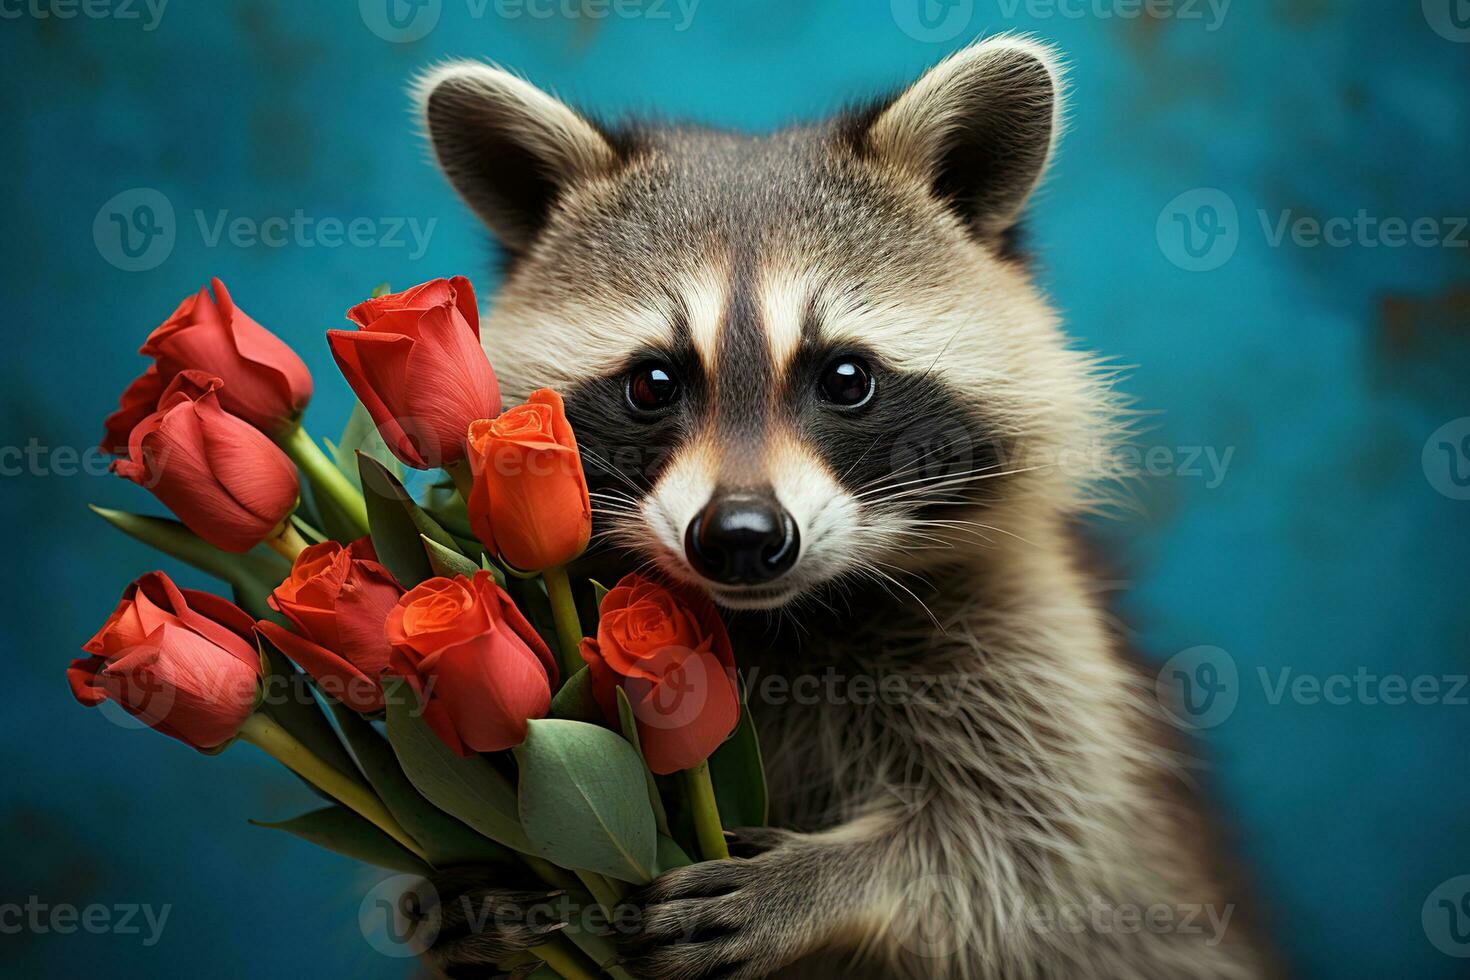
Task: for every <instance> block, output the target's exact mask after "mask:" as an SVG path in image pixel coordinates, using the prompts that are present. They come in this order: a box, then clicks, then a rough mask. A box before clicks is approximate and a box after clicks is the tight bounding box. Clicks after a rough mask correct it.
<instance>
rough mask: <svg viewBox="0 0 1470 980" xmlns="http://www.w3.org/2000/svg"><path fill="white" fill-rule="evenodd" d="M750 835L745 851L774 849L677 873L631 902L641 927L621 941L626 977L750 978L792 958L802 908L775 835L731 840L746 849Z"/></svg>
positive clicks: (763, 833)
mask: <svg viewBox="0 0 1470 980" xmlns="http://www.w3.org/2000/svg"><path fill="white" fill-rule="evenodd" d="M777 833H780V834H782V835H783V838H784V836H786V832H777ZM747 835H749V838H748V841H749V846H750V847H756V848H758V847H761V845H773V846H774V849H770V848H766V849H763V850H762V851H761V853H760V854H759V856H756V857H752V858H737V859H734V860H730V861H712V862H706V863H704V864H696V865H691V866H689V867H686V868H678V869H675V870H673V871H670V872H668V873H667V874H664V875H662V876H661V877H659V878H658V879H657V880H656V881H654V882H653V883H652V884H650V885H648V886H646V887H645V888H644V889H643V890H642V891H640V892H638V893H637V894H635V895H633V896H632V898H631V899H630V902H631V903H632V904H633V905H634V906H635V907H636V908H637V909H638V912H639V914H638V916H637V921H638V922H639V924H640V926H641V929H640V931H639V932H638V933H637V934H636V935H633V936H629V937H628V938H626V939H625V940H623V941H622V943H621V952H622V954H623V957H624V959H625V963H626V966H627V967H628V969H629V971H630V972H632V973H633V974H634V975H636V976H639V977H644V978H647V980H748V978H755V977H764V976H766V975H768V974H769V973H771V972H772V971H773V970H775V969H777V968H779V967H780V966H782V965H783V964H784V963H785V962H786V961H787V960H789V959H790V958H791V955H792V954H793V952H794V951H793V949H792V946H793V943H792V942H791V940H792V939H793V938H794V937H795V935H796V934H797V932H799V925H798V920H799V918H800V916H801V913H802V911H803V909H802V906H803V905H804V904H805V903H804V902H803V901H802V900H801V898H800V892H799V890H798V888H797V887H796V884H797V883H796V882H794V881H792V880H790V879H789V878H788V876H787V874H786V872H785V871H784V870H783V859H782V856H781V852H782V848H780V847H779V845H774V842H775V841H776V837H775V836H773V835H771V834H768V833H767V832H766V831H765V830H764V829H762V830H761V831H759V832H752V831H740V832H738V833H737V834H736V840H737V841H739V842H741V843H742V845H744V844H746V842H747ZM787 867H789V866H787ZM794 930H795V931H794Z"/></svg>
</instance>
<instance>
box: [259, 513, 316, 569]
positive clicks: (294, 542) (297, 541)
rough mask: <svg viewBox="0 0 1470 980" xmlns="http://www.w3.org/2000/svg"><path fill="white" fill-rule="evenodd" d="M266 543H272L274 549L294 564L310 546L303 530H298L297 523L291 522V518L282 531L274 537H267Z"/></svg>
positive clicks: (287, 520)
mask: <svg viewBox="0 0 1470 980" xmlns="http://www.w3.org/2000/svg"><path fill="white" fill-rule="evenodd" d="M265 543H266V544H268V545H270V547H271V550H272V551H274V552H275V553H276V554H278V555H280V556H281V557H282V558H284V559H286V560H287V561H289V562H291V563H293V564H294V563H295V562H296V559H297V557H298V556H299V555H300V554H301V553H302V552H303V551H305V550H306V549H307V548H308V547H310V545H308V544H307V543H306V539H305V538H303V537H302V536H301V532H300V531H298V530H296V527H295V525H293V524H292V523H291V520H290V518H287V519H286V523H285V524H284V525H283V526H282V527H281V533H280V534H278V535H276V536H275V537H273V538H267V539H266V542H265Z"/></svg>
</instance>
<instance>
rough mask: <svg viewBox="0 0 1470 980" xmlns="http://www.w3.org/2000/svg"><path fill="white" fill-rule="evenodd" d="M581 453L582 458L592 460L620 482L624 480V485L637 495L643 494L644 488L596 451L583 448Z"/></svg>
mask: <svg viewBox="0 0 1470 980" xmlns="http://www.w3.org/2000/svg"><path fill="white" fill-rule="evenodd" d="M581 453H582V458H583V459H590V460H591V461H592V462H594V463H596V464H597V466H598V467H599V468H600V469H602V470H603V471H604V472H607V473H610V474H612V475H613V476H615V477H617V478H618V479H619V480H622V481H623V482H624V483H626V484H627V485H628V488H629V489H630V490H632V491H633V492H634V493H637V494H641V493H643V488H642V487H640V486H639V485H638V484H636V483H634V482H633V480H632V478H630V477H629V476H628V474H626V473H624V472H623V471H622V470H620V469H618V468H617V467H616V466H614V465H613V464H612V463H610V462H608V461H607V460H606V459H603V458H602V456H601V455H599V454H598V453H597V451H596V450H593V449H589V448H587V447H586V446H583V447H581Z"/></svg>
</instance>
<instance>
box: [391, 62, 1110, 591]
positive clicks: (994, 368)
mask: <svg viewBox="0 0 1470 980" xmlns="http://www.w3.org/2000/svg"><path fill="white" fill-rule="evenodd" d="M420 97H421V103H422V106H423V108H424V112H425V115H426V119H427V124H428V129H429V132H430V135H431V137H432V140H433V144H434V147H435V150H436V153H437V155H438V159H439V161H440V163H441V165H442V166H443V168H444V170H445V171H446V173H447V174H448V175H449V177H450V179H451V180H452V181H453V183H454V185H455V186H456V188H457V189H458V190H459V191H460V193H461V194H462V195H463V197H464V198H465V199H466V201H467V202H468V203H469V204H470V205H471V206H472V207H473V208H474V209H475V210H476V211H477V212H478V213H479V214H480V216H481V217H482V218H483V219H484V220H485V221H486V223H487V224H488V225H489V226H490V228H491V230H492V231H493V232H494V233H495V235H496V236H497V238H498V239H499V241H500V243H501V245H502V246H503V248H504V250H505V252H506V254H507V255H508V256H509V259H510V262H509V266H508V274H507V277H506V281H505V283H504V285H503V286H502V288H501V290H500V292H499V294H498V295H497V296H496V297H495V299H494V302H493V307H492V309H491V310H490V311H489V312H488V314H487V317H486V320H485V328H484V331H483V334H484V337H485V342H486V346H487V348H488V349H489V351H490V354H491V357H492V359H493V361H494V363H495V365H496V369H497V372H498V373H499V375H500V379H501V386H502V388H503V389H504V390H505V391H506V392H507V394H508V395H509V396H511V397H523V396H524V395H526V394H527V393H528V392H529V391H530V390H532V389H534V388H537V387H542V386H546V387H553V388H556V389H557V390H559V391H560V392H561V393H562V394H563V396H564V397H565V399H566V403H567V409H568V414H569V416H570V417H571V420H572V422H573V424H574V426H575V428H576V430H577V433H578V440H579V444H580V446H581V449H582V454H583V462H584V467H585V469H586V471H587V476H588V479H589V483H590V484H591V486H592V491H593V508H594V514H595V516H596V519H597V528H598V530H599V532H601V534H602V536H603V538H604V539H606V540H607V541H609V542H611V543H612V544H613V545H616V546H619V547H622V548H625V549H628V550H630V551H632V552H633V553H634V554H635V556H637V557H638V558H640V559H643V560H647V561H650V562H653V563H656V564H657V565H658V566H659V567H660V568H661V569H662V570H663V571H664V572H665V573H666V574H668V575H670V576H673V577H675V578H678V579H681V580H684V581H688V582H693V583H697V584H698V585H700V586H702V587H704V588H705V589H707V590H708V591H709V592H710V593H711V594H712V595H713V596H714V598H715V599H716V600H717V601H718V602H720V603H721V604H723V605H725V606H728V607H734V608H774V607H778V606H781V605H783V604H785V603H787V602H790V601H792V600H793V599H796V598H798V597H801V596H807V595H812V594H816V593H819V592H821V591H822V590H823V589H824V588H826V587H829V586H832V585H834V584H840V583H843V582H847V581H850V580H852V579H855V578H861V577H868V578H872V579H877V580H887V581H890V582H892V583H893V584H895V585H897V586H898V587H899V588H904V586H903V585H902V583H901V582H899V581H898V579H896V578H895V576H899V575H901V574H903V573H907V572H913V571H923V570H924V569H926V568H928V567H931V566H933V565H935V564H936V563H941V562H946V561H952V560H954V559H955V558H956V557H963V556H964V555H965V554H967V553H973V552H974V551H975V550H976V549H977V548H978V547H984V543H985V540H986V539H987V537H991V536H995V535H1007V534H1012V535H1024V534H1025V532H1026V530H1027V528H1028V525H1029V523H1030V522H1031V521H1032V520H1034V518H1035V516H1036V515H1038V514H1043V513H1045V514H1052V515H1054V514H1055V513H1056V512H1057V511H1058V510H1062V509H1066V508H1068V507H1070V506H1073V505H1074V503H1075V502H1076V496H1075V494H1074V493H1073V488H1074V487H1075V486H1076V485H1077V484H1078V482H1079V481H1078V480H1077V479H1076V476H1077V473H1076V472H1075V470H1076V467H1075V466H1073V467H1067V466H1065V465H1059V464H1063V463H1064V462H1065V461H1064V459H1063V458H1062V457H1063V456H1064V454H1066V453H1068V452H1076V451H1077V450H1078V449H1079V448H1081V449H1086V447H1087V443H1088V440H1091V439H1094V438H1097V437H1098V436H1099V432H1100V426H1102V425H1103V424H1105V423H1104V422H1103V421H1102V420H1103V417H1104V413H1103V412H1101V411H1100V408H1101V407H1102V405H1103V401H1104V400H1105V396H1104V395H1103V394H1102V389H1101V387H1100V385H1099V383H1098V382H1097V381H1096V379H1095V375H1094V372H1093V370H1092V367H1091V364H1090V362H1089V361H1088V360H1087V359H1086V358H1085V357H1083V356H1081V355H1078V354H1074V353H1072V352H1070V351H1069V350H1068V349H1067V347H1066V346H1065V344H1064V342H1063V339H1062V337H1061V335H1060V333H1059V331H1058V330H1057V328H1056V326H1055V323H1054V318H1053V317H1052V315H1051V314H1050V312H1049V311H1048V309H1047V307H1046V306H1045V304H1044V303H1043V302H1042V300H1041V299H1040V298H1039V296H1038V295H1037V294H1036V292H1035V290H1034V289H1033V288H1032V286H1031V285H1030V281H1029V277H1028V275H1027V273H1026V270H1025V268H1024V265H1023V263H1022V262H1021V261H1020V260H1019V258H1018V257H1017V256H1016V255H1015V254H1014V248H1013V245H1014V226H1015V224H1016V221H1017V219H1018V216H1019V214H1020V212H1021V210H1022V207H1023V205H1024V204H1025V202H1026V200H1027V198H1028V196H1029V195H1030V193H1031V191H1032V190H1033V188H1034V187H1035V186H1036V184H1037V182H1038V181H1039V179H1040V177H1041V175H1042V173H1043V171H1044V169H1045V166H1046V163H1047V160H1048V159H1049V157H1050V154H1051V149H1052V145H1053V141H1054V138H1055V136H1056V133H1057V128H1058V120H1059V115H1060V114H1059V110H1058V75H1057V70H1056V67H1055V62H1054V61H1053V59H1052V57H1051V56H1050V54H1049V52H1048V51H1046V50H1045V49H1043V48H1041V47H1039V46H1037V45H1035V44H1033V43H1030V42H1026V41H1022V40H1016V39H1010V38H999V39H994V40H991V41H988V42H985V43H982V44H979V45H975V46H972V47H970V48H968V49H966V50H964V51H961V52H959V53H958V54H956V55H954V56H953V57H951V58H949V59H948V60H946V61H945V62H943V63H941V64H940V65H938V66H937V67H935V68H934V69H933V70H932V71H930V72H929V73H928V74H927V75H925V76H924V77H923V78H921V79H920V80H919V81H918V82H916V83H915V84H913V85H912V86H910V87H909V88H908V89H907V90H905V91H904V92H903V93H902V94H900V95H899V96H897V97H896V98H893V99H890V100H887V101H885V102H882V103H880V104H877V105H875V106H874V107H873V108H871V109H869V110H866V111H863V112H860V113H854V114H850V115H846V116H843V117H840V118H838V119H836V120H833V121H830V122H827V123H823V124H820V125H815V126H809V127H801V128H794V129H790V130H786V131H783V132H780V133H777V134H775V135H772V136H766V137H747V136H737V135H731V134H725V133H716V132H711V131H705V130H698V129H690V128H645V127H630V128H623V129H617V130H614V129H610V128H605V127H599V126H596V125H594V124H593V123H591V122H590V121H588V120H587V119H586V118H585V117H583V116H581V115H579V114H578V113H576V112H575V111H573V110H572V109H570V108H568V107H567V106H565V105H564V104H562V103H561V102H558V101H557V100H555V99H553V98H552V97H550V96H548V95H546V94H545V93H543V92H541V91H539V90H538V89H535V88H533V87H532V86H531V85H529V84H527V83H526V82H524V81H521V80H520V79H518V78H515V77H514V76H512V75H509V74H506V73H505V72H502V71H499V70H497V69H494V68H491V67H488V66H485V65H480V64H474V63H455V64H451V65H448V66H445V67H442V68H439V69H436V70H435V71H433V72H431V73H429V74H428V75H427V76H426V77H425V78H424V79H423V81H422V84H421V86H420ZM1082 458H1085V457H1082Z"/></svg>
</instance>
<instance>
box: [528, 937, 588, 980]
mask: <svg viewBox="0 0 1470 980" xmlns="http://www.w3.org/2000/svg"><path fill="white" fill-rule="evenodd" d="M531 954H532V955H533V956H535V957H536V958H537V959H539V960H541V962H543V963H545V964H546V965H547V966H549V967H551V968H552V969H553V970H555V971H556V972H557V974H558V975H559V976H562V977H564V978H566V980H597V970H596V968H595V967H593V966H591V965H590V964H589V963H588V962H587V960H586V958H585V957H583V955H582V954H581V953H579V952H578V951H577V947H575V946H573V945H571V944H569V943H568V942H567V941H566V939H565V938H563V937H561V936H557V937H556V938H555V939H552V940H551V941H550V942H546V943H542V944H541V945H540V946H532V947H531Z"/></svg>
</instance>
